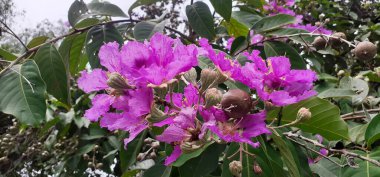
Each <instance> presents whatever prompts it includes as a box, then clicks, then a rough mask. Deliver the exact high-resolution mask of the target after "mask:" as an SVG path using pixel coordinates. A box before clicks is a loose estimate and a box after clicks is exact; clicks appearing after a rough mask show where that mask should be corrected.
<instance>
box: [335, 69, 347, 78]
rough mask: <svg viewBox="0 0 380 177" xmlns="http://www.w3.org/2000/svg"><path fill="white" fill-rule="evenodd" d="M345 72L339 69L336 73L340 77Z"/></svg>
mask: <svg viewBox="0 0 380 177" xmlns="http://www.w3.org/2000/svg"><path fill="white" fill-rule="evenodd" d="M345 73H346V72H344V70H339V71H338V73H337V75H338V76H339V77H342V76H344V74H345Z"/></svg>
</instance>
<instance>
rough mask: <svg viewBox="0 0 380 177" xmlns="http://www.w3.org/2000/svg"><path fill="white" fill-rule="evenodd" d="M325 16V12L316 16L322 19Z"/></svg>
mask: <svg viewBox="0 0 380 177" xmlns="http://www.w3.org/2000/svg"><path fill="white" fill-rule="evenodd" d="M325 16H326V15H325V14H319V16H318V18H319V19H323V18H325Z"/></svg>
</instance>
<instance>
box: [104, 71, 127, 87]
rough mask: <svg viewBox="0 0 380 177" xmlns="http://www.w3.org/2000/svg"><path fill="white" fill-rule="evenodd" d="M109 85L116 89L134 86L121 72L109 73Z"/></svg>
mask: <svg viewBox="0 0 380 177" xmlns="http://www.w3.org/2000/svg"><path fill="white" fill-rule="evenodd" d="M107 85H108V86H110V87H111V88H114V89H116V90H124V89H131V88H132V86H130V85H129V84H128V81H127V80H126V79H124V78H123V76H121V75H120V74H119V73H111V74H109V75H108V80H107Z"/></svg>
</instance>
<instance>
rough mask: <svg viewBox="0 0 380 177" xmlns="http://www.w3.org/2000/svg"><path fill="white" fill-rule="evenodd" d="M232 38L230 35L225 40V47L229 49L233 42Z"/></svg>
mask: <svg viewBox="0 0 380 177" xmlns="http://www.w3.org/2000/svg"><path fill="white" fill-rule="evenodd" d="M234 40H235V38H234V37H230V38H229V39H228V40H227V46H226V49H228V50H231V46H232V43H233V42H234Z"/></svg>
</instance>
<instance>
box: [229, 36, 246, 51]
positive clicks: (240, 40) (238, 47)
mask: <svg viewBox="0 0 380 177" xmlns="http://www.w3.org/2000/svg"><path fill="white" fill-rule="evenodd" d="M248 45H249V43H248V41H247V39H246V37H244V36H239V37H237V38H235V40H234V41H233V42H232V45H231V50H230V53H231V55H236V53H238V52H241V51H242V50H244V49H246V48H247V46H248Z"/></svg>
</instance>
